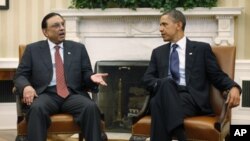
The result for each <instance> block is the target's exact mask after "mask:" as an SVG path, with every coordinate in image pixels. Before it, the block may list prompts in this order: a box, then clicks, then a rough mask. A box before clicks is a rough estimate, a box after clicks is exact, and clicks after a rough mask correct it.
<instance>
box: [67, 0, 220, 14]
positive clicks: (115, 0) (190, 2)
mask: <svg viewBox="0 0 250 141" xmlns="http://www.w3.org/2000/svg"><path fill="white" fill-rule="evenodd" d="M217 1H218V0H72V1H71V6H70V8H77V9H80V8H89V9H94V8H101V9H106V8H130V9H133V10H136V8H146V7H147V8H155V9H163V10H164V11H166V10H169V9H173V8H176V7H183V8H184V10H186V9H191V8H194V7H208V8H211V7H214V6H216V5H217Z"/></svg>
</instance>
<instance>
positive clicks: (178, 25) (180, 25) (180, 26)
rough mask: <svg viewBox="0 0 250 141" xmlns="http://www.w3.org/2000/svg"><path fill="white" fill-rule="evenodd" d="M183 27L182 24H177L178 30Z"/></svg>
mask: <svg viewBox="0 0 250 141" xmlns="http://www.w3.org/2000/svg"><path fill="white" fill-rule="evenodd" d="M182 26H183V24H182V22H180V21H179V22H177V28H178V29H182Z"/></svg>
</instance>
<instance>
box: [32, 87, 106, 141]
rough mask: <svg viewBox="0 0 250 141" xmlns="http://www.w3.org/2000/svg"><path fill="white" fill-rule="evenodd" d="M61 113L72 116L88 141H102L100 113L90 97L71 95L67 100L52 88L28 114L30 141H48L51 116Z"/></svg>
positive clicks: (34, 103)
mask: <svg viewBox="0 0 250 141" xmlns="http://www.w3.org/2000/svg"><path fill="white" fill-rule="evenodd" d="M59 112H63V113H69V114H72V115H73V117H74V120H75V121H76V123H77V124H79V126H80V128H81V130H82V132H83V133H84V136H85V139H86V141H101V128H100V127H101V126H100V124H101V123H100V122H101V119H100V111H99V109H98V107H97V105H96V104H95V103H94V101H92V100H91V99H90V98H89V97H87V96H83V95H81V94H70V95H69V96H68V97H67V98H66V99H63V98H61V97H60V96H58V95H57V94H56V88H55V87H51V88H48V89H47V90H46V92H45V93H43V94H40V95H39V96H38V98H36V99H35V100H34V102H33V103H32V105H31V106H30V109H29V111H28V113H27V120H28V141H46V138H47V129H48V127H49V126H50V123H51V119H50V116H51V115H53V114H56V113H59Z"/></svg>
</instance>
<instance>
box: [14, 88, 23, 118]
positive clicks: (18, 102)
mask: <svg viewBox="0 0 250 141" xmlns="http://www.w3.org/2000/svg"><path fill="white" fill-rule="evenodd" d="M12 93H13V94H15V95H16V110H17V116H18V117H21V116H24V113H23V111H22V101H21V96H20V95H19V94H18V91H17V89H16V87H13V88H12Z"/></svg>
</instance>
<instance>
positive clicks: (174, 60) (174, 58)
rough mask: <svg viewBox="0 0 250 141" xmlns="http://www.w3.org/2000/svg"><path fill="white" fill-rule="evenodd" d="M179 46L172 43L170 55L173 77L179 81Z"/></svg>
mask: <svg viewBox="0 0 250 141" xmlns="http://www.w3.org/2000/svg"><path fill="white" fill-rule="evenodd" d="M177 47H178V45H177V44H173V45H172V48H173V49H172V53H171V55H170V72H171V75H172V78H173V79H174V80H175V81H176V82H177V83H179V82H180V73H179V55H178V52H177V50H176V48H177Z"/></svg>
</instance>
